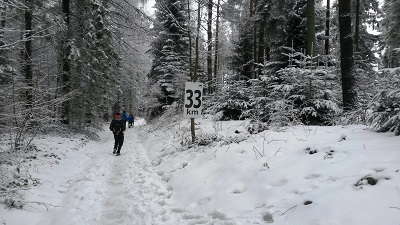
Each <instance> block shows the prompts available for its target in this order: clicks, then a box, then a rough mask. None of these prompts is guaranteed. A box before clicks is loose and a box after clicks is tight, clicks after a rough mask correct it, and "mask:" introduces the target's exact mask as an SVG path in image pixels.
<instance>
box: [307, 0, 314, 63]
mask: <svg viewBox="0 0 400 225" xmlns="http://www.w3.org/2000/svg"><path fill="white" fill-rule="evenodd" d="M314 49H315V1H314V0H307V51H306V53H307V55H309V56H314V53H315V50H314Z"/></svg>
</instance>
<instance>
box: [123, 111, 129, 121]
mask: <svg viewBox="0 0 400 225" xmlns="http://www.w3.org/2000/svg"><path fill="white" fill-rule="evenodd" d="M122 120H123V121H124V122H125V123H126V121H128V113H126V112H125V111H122Z"/></svg>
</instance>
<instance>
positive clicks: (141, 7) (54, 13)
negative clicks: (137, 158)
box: [0, 0, 400, 149]
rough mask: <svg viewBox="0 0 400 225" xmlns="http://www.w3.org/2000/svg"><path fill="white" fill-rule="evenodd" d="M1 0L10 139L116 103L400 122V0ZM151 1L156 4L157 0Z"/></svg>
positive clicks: (4, 104) (219, 114)
mask: <svg viewBox="0 0 400 225" xmlns="http://www.w3.org/2000/svg"><path fill="white" fill-rule="evenodd" d="M148 5H149V3H148V2H146V1H137V0H58V1H55V0H0V127H1V129H0V132H1V134H2V135H3V137H6V136H7V137H8V138H9V140H10V141H8V143H10V146H9V147H10V148H11V149H19V148H21V146H28V145H29V142H30V140H31V139H32V138H34V136H35V135H36V133H38V132H45V131H47V130H49V129H53V130H54V129H58V130H61V129H67V130H70V129H74V130H80V131H85V130H87V128H88V127H90V128H93V127H100V124H101V123H102V122H104V121H108V120H109V119H111V115H112V113H113V112H114V111H118V110H126V111H128V112H131V113H133V114H134V115H138V116H146V118H147V119H148V120H151V119H155V118H163V119H166V120H170V119H171V116H180V115H181V114H182V103H183V89H184V84H185V82H187V81H199V82H203V83H204V84H205V90H204V91H205V96H204V113H208V114H211V115H213V116H214V118H215V119H216V120H230V119H235V120H236V119H251V121H254V122H255V123H262V124H263V126H270V127H280V126H285V125H291V124H312V125H335V124H349V123H363V124H369V125H371V126H372V127H374V128H376V129H377V130H378V131H382V132H386V131H392V132H395V133H396V134H397V135H399V134H400V38H399V36H398V34H399V32H400V1H396V0H383V1H378V0H352V1H349V0H339V1H333V0H332V1H330V0H323V1H321V0H250V1H249V0H243V1H241V0H200V1H196V0H188V1H180V0H156V1H155V5H154V15H150V13H148V12H149V9H148ZM145 6H147V7H145Z"/></svg>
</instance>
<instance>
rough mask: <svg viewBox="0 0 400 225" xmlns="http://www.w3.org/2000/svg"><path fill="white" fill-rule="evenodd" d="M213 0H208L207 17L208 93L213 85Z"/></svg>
mask: <svg viewBox="0 0 400 225" xmlns="http://www.w3.org/2000/svg"><path fill="white" fill-rule="evenodd" d="M213 4H214V2H213V0H208V4H207V9H208V12H207V14H208V19H207V81H208V93H209V94H211V93H212V89H213V86H214V84H213V83H214V82H213V74H212V14H213V13H212V10H213Z"/></svg>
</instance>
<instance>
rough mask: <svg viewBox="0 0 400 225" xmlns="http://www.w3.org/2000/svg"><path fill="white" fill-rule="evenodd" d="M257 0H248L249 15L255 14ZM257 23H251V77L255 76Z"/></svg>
mask: <svg viewBox="0 0 400 225" xmlns="http://www.w3.org/2000/svg"><path fill="white" fill-rule="evenodd" d="M257 4H258V0H250V17H254V16H255V11H256V7H257ZM257 50H258V47H257V25H256V23H253V63H252V78H255V69H256V68H255V66H256V64H255V62H257Z"/></svg>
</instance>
